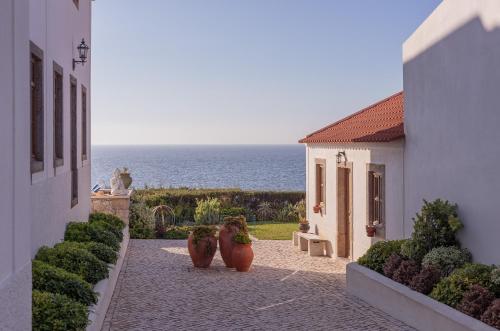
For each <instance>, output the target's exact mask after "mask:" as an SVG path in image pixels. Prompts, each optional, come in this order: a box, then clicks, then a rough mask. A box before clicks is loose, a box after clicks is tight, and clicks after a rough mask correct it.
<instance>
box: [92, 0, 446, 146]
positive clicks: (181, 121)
mask: <svg viewBox="0 0 500 331" xmlns="http://www.w3.org/2000/svg"><path fill="white" fill-rule="evenodd" d="M439 3H440V1H439V0H345V1H340V0H328V1H327V0H238V1H235V0H212V1H206V0H141V1H137V0H100V1H95V2H93V3H92V6H93V13H92V15H93V17H92V44H91V56H92V143H93V144H96V145H117V144H121V145H141V144H296V143H297V141H298V140H299V139H300V138H302V137H304V136H305V135H306V134H308V133H311V132H313V131H315V130H317V129H319V128H322V127H323V126H325V125H328V124H329V123H332V122H335V121H336V120H339V119H341V118H342V117H344V116H346V115H348V114H351V113H353V112H355V111H357V110H360V109H362V108H364V107H365V106H368V105H370V104H372V103H374V102H376V101H378V100H380V99H383V98H385V97H387V96H389V95H391V94H393V93H396V92H399V91H400V90H402V86H403V83H402V80H403V75H402V62H401V57H402V54H401V46H402V43H403V42H404V41H405V40H406V39H407V38H408V37H409V36H410V35H411V34H412V32H413V31H414V30H415V29H416V28H417V27H418V26H419V25H420V24H421V23H422V22H423V21H424V20H425V18H426V17H427V16H428V15H429V14H430V13H431V12H432V11H433V10H434V9H435V7H436V6H437V5H438V4H439Z"/></svg>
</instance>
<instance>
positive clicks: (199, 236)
mask: <svg viewBox="0 0 500 331" xmlns="http://www.w3.org/2000/svg"><path fill="white" fill-rule="evenodd" d="M216 232H217V229H216V228H215V226H213V225H197V226H194V227H193V244H194V245H195V246H197V245H198V243H199V242H200V241H201V240H203V239H205V238H207V237H215V233H216ZM216 249H217V244H216V245H215V246H212V244H211V242H210V241H207V247H206V252H205V254H206V255H211V254H212V253H213V252H214V250H216Z"/></svg>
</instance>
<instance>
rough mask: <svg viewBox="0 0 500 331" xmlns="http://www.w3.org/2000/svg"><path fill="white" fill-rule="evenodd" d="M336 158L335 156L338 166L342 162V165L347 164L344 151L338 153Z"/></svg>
mask: <svg viewBox="0 0 500 331" xmlns="http://www.w3.org/2000/svg"><path fill="white" fill-rule="evenodd" d="M336 156H337V164H340V163H342V162H344V163H346V162H347V156H346V155H345V151H342V152H338V153H337V155H336Z"/></svg>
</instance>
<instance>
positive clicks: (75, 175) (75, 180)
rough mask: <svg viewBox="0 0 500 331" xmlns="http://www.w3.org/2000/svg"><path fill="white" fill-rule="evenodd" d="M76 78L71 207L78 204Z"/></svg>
mask: <svg viewBox="0 0 500 331" xmlns="http://www.w3.org/2000/svg"><path fill="white" fill-rule="evenodd" d="M76 86H77V85H76V79H75V78H73V77H72V76H70V113H71V114H70V123H71V133H70V136H71V159H70V163H71V208H73V207H74V206H76V205H77V204H78V168H77V160H76V159H77V139H76V137H77V125H76V96H77V92H76V89H77V87H76Z"/></svg>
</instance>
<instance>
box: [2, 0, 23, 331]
mask: <svg viewBox="0 0 500 331" xmlns="http://www.w3.org/2000/svg"><path fill="white" fill-rule="evenodd" d="M28 34H29V24H28V0H5V1H1V2H0V45H2V47H0V59H1V61H0V101H1V102H0V151H2V158H0V330H29V329H30V328H31V260H30V253H31V251H30V248H31V231H30V230H31V223H30V203H31V201H30V194H29V185H30V179H29V171H30V163H29V160H30V155H29V152H28V151H29V118H30V117H29V83H28V82H29V80H28V77H29V65H28V59H29V44H28Z"/></svg>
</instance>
